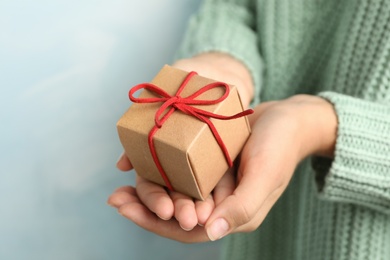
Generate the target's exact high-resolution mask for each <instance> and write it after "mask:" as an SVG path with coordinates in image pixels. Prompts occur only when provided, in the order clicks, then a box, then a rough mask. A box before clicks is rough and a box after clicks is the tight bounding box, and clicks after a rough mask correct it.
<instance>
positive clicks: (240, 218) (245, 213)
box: [231, 196, 254, 227]
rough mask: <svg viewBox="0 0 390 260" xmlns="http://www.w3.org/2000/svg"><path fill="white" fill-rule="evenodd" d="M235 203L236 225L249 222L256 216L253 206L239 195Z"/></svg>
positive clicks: (233, 218)
mask: <svg viewBox="0 0 390 260" xmlns="http://www.w3.org/2000/svg"><path fill="white" fill-rule="evenodd" d="M234 198H236V199H235V200H236V201H235V203H234V205H236V206H235V207H234V209H233V214H232V216H231V217H232V220H233V222H234V224H235V226H236V227H239V226H242V225H245V224H247V223H249V222H250V221H251V220H252V219H253V217H254V210H253V208H254V207H253V206H252V205H251V204H250V203H249V202H248V201H246V202H245V203H244V202H243V201H241V200H240V199H239V198H238V197H237V196H234Z"/></svg>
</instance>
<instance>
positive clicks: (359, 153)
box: [178, 0, 390, 260]
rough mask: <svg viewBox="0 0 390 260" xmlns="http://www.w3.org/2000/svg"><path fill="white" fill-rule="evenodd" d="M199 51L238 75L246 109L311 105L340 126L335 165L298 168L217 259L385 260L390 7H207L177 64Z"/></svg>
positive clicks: (318, 162)
mask: <svg viewBox="0 0 390 260" xmlns="http://www.w3.org/2000/svg"><path fill="white" fill-rule="evenodd" d="M207 51H220V52H226V53H229V54H230V55H232V56H234V57H235V58H237V59H238V60H240V61H241V62H242V63H243V64H244V65H245V66H247V68H248V70H249V71H250V72H251V75H252V78H253V81H254V83H255V86H256V97H255V99H254V101H253V104H256V103H257V102H259V101H260V100H261V101H267V100H275V99H282V98H286V97H289V96H291V95H294V94H298V93H306V94H312V95H319V96H320V97H322V98H324V99H326V100H328V101H329V102H331V103H332V104H333V105H334V107H335V111H336V114H337V117H338V123H339V126H338V135H337V140H336V149H335V157H334V159H333V160H330V159H326V158H320V157H315V158H308V159H306V160H305V161H303V162H302V163H301V164H300V165H299V167H298V168H297V170H296V172H295V174H294V176H293V179H292V180H291V183H290V184H289V186H288V188H287V190H286V191H285V192H284V194H283V195H282V197H281V198H280V199H279V200H278V202H277V203H276V204H275V206H274V207H273V209H272V210H271V212H270V213H269V215H268V216H267V218H266V219H265V221H264V222H263V223H262V225H261V226H260V228H258V229H257V230H256V231H254V232H251V233H249V234H235V235H230V236H228V237H226V238H224V239H223V240H224V246H223V254H222V255H223V258H224V259H232V260H240V259H243V260H250V259H263V260H265V259H273V260H275V259H289V260H295V259H297V260H305V259H307V260H316V259H390V2H389V1H387V0H356V1H339V0H317V1H314V0H294V1H288V0H280V1H274V0H257V1H255V0H253V1H244V0H207V1H204V3H203V5H202V7H201V8H200V10H199V12H198V13H197V14H196V15H194V17H193V18H192V19H191V21H190V23H189V26H188V31H187V34H186V36H185V39H184V41H183V44H182V46H181V49H180V50H179V52H178V58H184V57H191V56H193V55H196V54H199V53H202V52H207ZM281 149H282V148H281Z"/></svg>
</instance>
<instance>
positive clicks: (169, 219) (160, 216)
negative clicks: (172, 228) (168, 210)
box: [156, 213, 171, 220]
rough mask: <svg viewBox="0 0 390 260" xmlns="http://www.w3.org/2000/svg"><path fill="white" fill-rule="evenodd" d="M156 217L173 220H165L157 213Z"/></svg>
mask: <svg viewBox="0 0 390 260" xmlns="http://www.w3.org/2000/svg"><path fill="white" fill-rule="evenodd" d="M156 215H157V217H159V218H161V219H162V220H170V219H171V218H163V217H161V216H160V215H159V214H157V213H156Z"/></svg>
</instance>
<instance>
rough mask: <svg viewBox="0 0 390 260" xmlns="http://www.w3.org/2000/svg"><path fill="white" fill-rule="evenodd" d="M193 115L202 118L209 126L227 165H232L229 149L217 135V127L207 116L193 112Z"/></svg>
mask: <svg viewBox="0 0 390 260" xmlns="http://www.w3.org/2000/svg"><path fill="white" fill-rule="evenodd" d="M195 116H196V117H197V118H199V119H200V120H202V121H203V122H205V123H206V124H207V125H208V126H209V128H210V130H211V132H212V133H213V135H214V138H215V140H216V141H217V143H218V145H219V146H220V147H221V150H222V152H223V155H224V156H225V159H226V161H227V163H228V165H229V167H233V162H232V159H231V158H230V155H229V151H228V149H227V148H226V145H225V143H224V142H223V140H222V138H221V136H220V135H219V133H218V131H217V129H216V128H215V126H214V124H213V123H212V122H211V121H210V120H209V119H208V118H207V117H204V116H201V115H196V114H195Z"/></svg>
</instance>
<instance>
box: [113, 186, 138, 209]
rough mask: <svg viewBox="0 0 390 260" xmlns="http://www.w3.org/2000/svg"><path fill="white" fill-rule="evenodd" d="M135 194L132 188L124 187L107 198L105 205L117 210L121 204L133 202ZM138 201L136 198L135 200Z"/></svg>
mask: <svg viewBox="0 0 390 260" xmlns="http://www.w3.org/2000/svg"><path fill="white" fill-rule="evenodd" d="M136 195H137V192H136V190H135V188H134V187H131V186H124V187H120V188H118V189H116V190H115V191H114V193H113V194H111V196H110V197H109V198H108V200H107V204H109V205H110V206H112V207H115V208H119V207H120V206H122V205H123V204H126V203H130V202H134V201H135V200H134V198H135V197H136ZM137 200H138V198H137Z"/></svg>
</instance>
